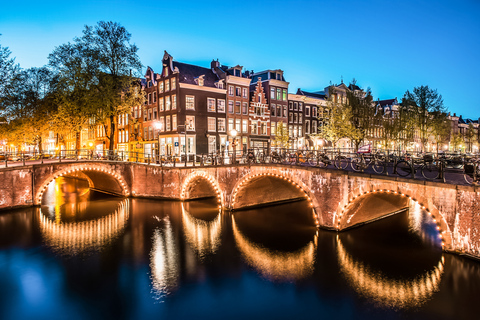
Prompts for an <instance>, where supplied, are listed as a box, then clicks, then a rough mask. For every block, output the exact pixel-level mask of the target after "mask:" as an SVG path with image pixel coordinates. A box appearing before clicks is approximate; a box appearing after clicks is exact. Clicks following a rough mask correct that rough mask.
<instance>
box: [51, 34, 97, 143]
mask: <svg viewBox="0 0 480 320" xmlns="http://www.w3.org/2000/svg"><path fill="white" fill-rule="evenodd" d="M86 51H87V48H85V47H84V46H83V44H82V43H80V41H79V40H78V39H75V43H67V44H62V45H60V46H59V47H56V48H55V50H54V51H53V52H52V53H51V54H50V55H49V57H48V58H49V65H50V66H51V67H52V69H53V71H54V73H55V75H56V76H57V78H58V85H57V90H56V95H55V98H56V102H57V104H58V110H57V112H56V113H55V114H54V115H53V116H52V121H51V124H52V129H53V130H54V131H55V132H57V133H58V134H59V135H61V136H63V137H65V136H67V135H68V134H70V133H73V134H74V135H75V138H76V143H75V146H76V149H79V147H80V132H81V130H82V128H84V127H86V126H88V124H89V119H91V118H92V117H93V115H94V114H95V109H94V108H93V106H92V104H91V101H92V95H93V94H92V92H93V90H94V89H95V86H96V85H97V80H96V70H97V67H96V65H97V62H96V61H94V60H93V59H91V58H90V57H89V54H88V53H87V52H86Z"/></svg>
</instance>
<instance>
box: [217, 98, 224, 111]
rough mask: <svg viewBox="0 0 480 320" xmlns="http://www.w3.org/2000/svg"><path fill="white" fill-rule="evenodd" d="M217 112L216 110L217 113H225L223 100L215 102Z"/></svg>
mask: <svg viewBox="0 0 480 320" xmlns="http://www.w3.org/2000/svg"><path fill="white" fill-rule="evenodd" d="M217 110H218V112H223V113H225V100H223V99H218V100H217Z"/></svg>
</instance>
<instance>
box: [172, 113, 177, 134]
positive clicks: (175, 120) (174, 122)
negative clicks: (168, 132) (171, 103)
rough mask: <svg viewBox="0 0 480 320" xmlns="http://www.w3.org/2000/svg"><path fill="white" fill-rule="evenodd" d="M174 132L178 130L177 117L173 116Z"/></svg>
mask: <svg viewBox="0 0 480 320" xmlns="http://www.w3.org/2000/svg"><path fill="white" fill-rule="evenodd" d="M172 130H174V131H175V130H177V115H176V114H174V115H172Z"/></svg>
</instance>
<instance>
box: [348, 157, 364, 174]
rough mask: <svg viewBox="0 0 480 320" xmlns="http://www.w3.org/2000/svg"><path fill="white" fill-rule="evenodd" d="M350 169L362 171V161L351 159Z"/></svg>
mask: <svg viewBox="0 0 480 320" xmlns="http://www.w3.org/2000/svg"><path fill="white" fill-rule="evenodd" d="M350 167H352V169H353V171H357V172H359V171H362V167H363V164H362V159H359V158H355V159H352V161H350Z"/></svg>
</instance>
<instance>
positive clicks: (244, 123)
mask: <svg viewBox="0 0 480 320" xmlns="http://www.w3.org/2000/svg"><path fill="white" fill-rule="evenodd" d="M242 131H243V133H248V120H247V119H243V120H242Z"/></svg>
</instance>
